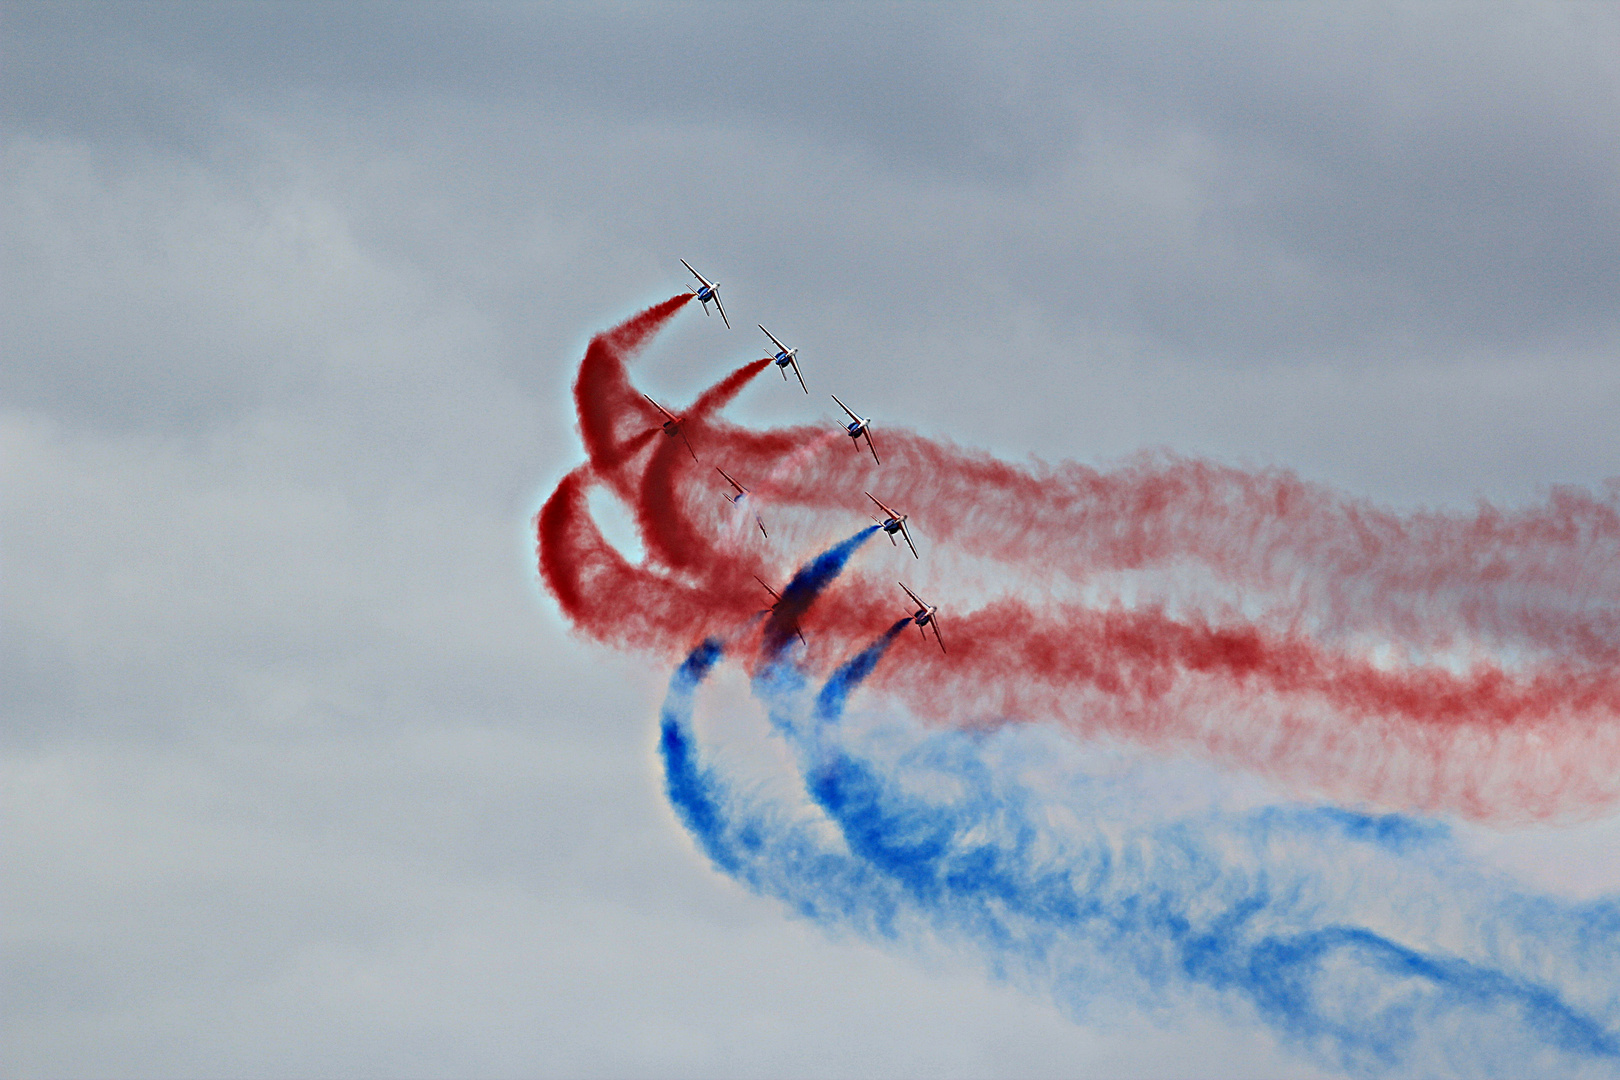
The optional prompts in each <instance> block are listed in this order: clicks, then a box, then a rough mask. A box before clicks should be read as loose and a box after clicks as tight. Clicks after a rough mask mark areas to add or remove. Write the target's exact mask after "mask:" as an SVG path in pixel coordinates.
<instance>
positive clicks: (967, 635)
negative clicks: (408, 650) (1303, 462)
mask: <svg viewBox="0 0 1620 1080" xmlns="http://www.w3.org/2000/svg"><path fill="white" fill-rule="evenodd" d="M687 299H688V296H687V295H682V296H677V297H674V298H672V299H671V300H669V301H666V302H665V303H663V304H660V305H658V306H656V307H653V308H649V309H648V310H647V311H645V312H642V313H641V314H639V315H637V316H636V317H634V318H632V319H631V320H629V321H627V322H626V323H625V324H624V325H622V326H620V327H617V328H615V329H614V330H612V331H609V332H607V333H604V334H602V335H599V336H598V337H597V338H595V339H594V340H593V341H592V342H591V343H590V346H589V348H588V349H587V352H586V355H585V358H584V361H583V362H582V363H581V366H580V372H579V378H578V381H577V383H576V386H575V399H576V404H577V406H578V410H579V420H580V433H581V436H582V438H583V440H584V444H585V447H586V450H587V453H588V455H589V458H590V461H589V463H588V464H587V465H584V466H582V467H580V468H579V469H577V470H575V472H573V473H571V474H570V475H569V476H568V477H566V478H565V479H564V480H563V481H562V482H561V483H560V484H559V485H558V487H557V490H556V491H555V492H554V493H553V495H552V497H551V498H550V499H549V500H548V501H547V502H546V504H545V506H544V507H543V509H542V510H541V512H540V514H539V515H538V518H537V527H538V537H539V556H540V566H541V572H542V577H543V579H544V581H545V583H546V585H547V586H548V588H549V589H550V590H551V592H552V593H553V595H555V596H556V597H557V599H558V601H559V602H560V603H561V605H562V607H563V610H564V612H565V614H566V615H567V616H568V617H569V618H570V619H571V620H572V621H573V622H574V624H575V625H576V626H577V627H578V628H580V629H581V630H582V631H584V632H585V633H587V634H589V635H591V636H593V637H595V638H596V639H598V640H600V641H603V642H606V643H610V644H613V645H617V646H620V647H627V648H635V649H643V650H647V651H651V652H656V653H660V654H665V655H670V654H673V653H675V652H678V651H680V650H681V649H682V648H684V646H685V645H686V644H687V643H690V642H691V641H694V640H697V639H699V638H701V637H703V636H704V635H706V634H708V633H711V632H715V631H717V630H721V631H723V630H724V629H725V628H727V627H734V626H736V625H739V624H741V623H743V622H745V621H746V620H747V619H748V618H749V617H750V616H751V615H753V614H754V613H755V612H757V610H758V608H759V606H760V601H761V594H760V590H759V587H758V584H757V582H756V581H755V578H756V577H758V578H761V579H764V580H767V581H768V580H771V579H773V578H778V579H779V576H780V572H781V571H780V566H779V561H780V556H775V555H773V554H772V552H773V550H774V548H773V545H770V544H764V543H758V544H755V545H753V546H745V545H739V544H737V543H734V542H726V541H725V539H724V538H725V536H726V529H725V521H724V518H723V516H722V514H723V512H722V510H721V509H720V507H722V506H724V504H722V503H720V501H719V500H718V498H717V497H716V494H717V492H716V488H715V485H716V483H717V481H716V479H715V474H714V471H713V464H716V463H718V464H723V465H724V467H725V468H726V469H727V471H728V472H731V473H732V474H733V475H736V476H739V477H740V478H742V479H743V482H744V483H748V482H749V480H750V478H756V477H757V478H768V480H769V483H768V488H769V492H768V495H769V499H770V503H769V505H770V507H771V513H772V514H773V516H777V515H780V516H782V518H783V522H786V523H787V524H789V525H791V522H790V521H787V518H789V517H791V515H793V514H795V513H797V514H799V515H800V516H801V518H805V519H808V520H812V521H814V520H825V519H828V518H834V519H836V517H837V516H839V515H850V516H856V515H859V514H862V513H864V509H863V508H862V506H861V504H863V503H864V502H865V499H864V496H863V494H862V492H864V491H866V490H872V489H877V490H880V491H881V492H882V493H883V495H884V498H885V499H886V501H889V502H890V503H891V505H896V506H898V507H900V508H902V509H904V510H906V511H907V512H909V513H910V514H911V515H912V524H913V526H914V527H916V528H917V529H918V530H919V531H920V533H921V535H922V536H923V537H924V538H925V544H926V545H927V549H928V553H929V558H928V563H930V564H933V566H934V567H935V568H936V572H938V569H939V568H941V567H944V568H955V570H954V571H953V574H955V576H953V577H951V578H949V579H945V580H942V581H939V582H938V585H939V587H938V588H936V589H934V590H933V592H934V593H935V594H937V596H938V598H940V599H946V600H947V607H946V611H947V613H948V615H947V617H948V619H949V621H950V622H951V628H952V638H953V642H952V645H953V647H952V652H951V654H950V655H949V656H943V655H938V654H937V653H925V654H923V655H918V656H914V657H910V658H908V662H907V663H906V664H905V665H903V666H901V665H896V666H894V667H891V668H888V669H887V670H886V671H885V672H883V673H882V674H881V675H880V676H879V678H878V681H877V683H876V687H877V688H878V689H880V690H882V691H883V692H885V693H887V694H889V695H891V696H894V697H897V698H899V699H900V700H902V701H904V702H905V704H906V705H907V706H908V707H909V708H910V709H911V710H912V711H913V712H915V713H916V714H918V715H920V716H923V717H925V718H930V719H933V720H936V721H942V722H947V723H951V724H954V725H956V726H983V725H986V724H999V723H1003V722H1008V721H1030V720H1049V721H1055V722H1058V723H1061V724H1063V725H1065V726H1067V727H1069V728H1071V729H1073V730H1075V731H1076V732H1079V733H1081V734H1111V735H1116V736H1123V737H1125V738H1128V739H1131V740H1134V741H1136V742H1137V743H1139V744H1142V745H1148V746H1163V747H1173V746H1188V747H1196V748H1199V749H1201V751H1202V752H1203V753H1204V754H1205V755H1207V756H1210V757H1212V758H1214V759H1216V760H1218V761H1222V762H1225V763H1227V764H1231V765H1237V766H1240V767H1242V768H1245V769H1248V770H1251V771H1255V772H1258V773H1261V774H1265V775H1268V776H1271V777H1273V778H1276V779H1279V780H1282V781H1284V782H1287V783H1291V784H1295V785H1301V784H1303V785H1306V786H1308V787H1310V788H1313V789H1315V790H1317V791H1319V792H1321V793H1323V794H1324V795H1327V796H1329V797H1333V798H1339V799H1348V800H1353V801H1357V802H1362V803H1372V804H1379V805H1382V806H1385V807H1388V808H1395V809H1421V810H1438V811H1448V812H1453V813H1457V814H1461V815H1463V816H1466V817H1470V818H1473V819H1477V820H1487V821H1490V820H1494V821H1514V820H1529V819H1539V818H1547V817H1552V816H1557V815H1565V816H1569V815H1577V816H1578V815H1582V814H1591V813H1595V812H1598V811H1600V810H1602V809H1604V808H1606V807H1609V806H1611V805H1613V804H1614V802H1615V801H1616V800H1617V799H1620V675H1617V672H1620V483H1612V484H1611V489H1610V490H1609V491H1607V493H1606V494H1603V495H1594V494H1590V493H1586V492H1580V491H1575V490H1571V489H1557V490H1555V491H1553V492H1552V493H1551V495H1550V496H1549V497H1548V498H1547V500H1546V501H1545V503H1543V504H1541V505H1537V506H1533V507H1528V508H1525V509H1520V510H1513V511H1509V510H1502V509H1498V508H1495V507H1491V506H1488V505H1481V506H1480V507H1479V508H1478V509H1476V510H1475V511H1472V512H1468V513H1461V514H1442V513H1418V514H1410V515H1404V516H1402V515H1398V514H1394V513H1392V512H1389V511H1386V510H1382V509H1380V508H1378V507H1376V506H1373V505H1371V504H1368V503H1366V502H1364V501H1361V500H1357V499H1353V498H1350V497H1347V496H1344V495H1341V494H1338V493H1335V492H1333V491H1331V490H1330V489H1328V488H1326V487H1323V486H1321V485H1316V484H1311V483H1307V482H1305V481H1303V480H1300V479H1299V478H1297V477H1295V476H1292V475H1291V474H1288V473H1286V472H1281V471H1276V470H1270V471H1261V472H1247V471H1243V470H1239V469H1234V468H1229V467H1225V466H1221V465H1217V464H1213V463H1211V462H1207V461H1200V460H1191V459H1185V458H1176V457H1171V456H1158V457H1149V458H1142V459H1138V460H1134V461H1131V462H1128V463H1126V464H1124V465H1122V466H1120V467H1118V468H1115V469H1113V470H1110V471H1098V470H1095V469H1090V468H1087V467H1084V466H1080V465H1064V466H1059V467H1045V466H1036V467H1020V466H1015V465H1010V464H1007V463H1004V462H1000V461H996V460H994V459H992V458H990V457H988V456H986V455H983V454H976V453H971V452H967V451H963V450H960V449H957V448H954V447H952V446H949V445H947V444H942V443H938V442H934V441H931V440H928V439H924V438H922V437H920V436H917V435H913V434H910V433H908V432H904V431H901V430H899V429H894V428H886V429H885V430H884V433H883V441H884V444H885V447H886V454H885V464H884V465H882V466H881V467H880V466H877V465H875V464H873V463H872V461H871V459H870V457H869V456H863V455H861V454H859V453H853V454H852V453H849V452H848V451H847V449H845V448H840V447H837V446H832V445H829V434H828V431H827V430H826V429H825V428H823V429H817V428H788V429H778V430H771V431H763V432H755V431H749V430H745V429H742V428H738V427H736V426H734V425H731V424H728V423H726V422H724V421H723V420H721V419H719V418H718V415H717V414H718V411H719V410H720V409H721V408H722V407H723V406H724V405H725V404H726V403H727V402H729V401H730V400H731V399H732V398H733V397H735V395H736V394H737V393H738V392H740V391H741V389H742V388H743V387H744V386H745V385H746V384H747V382H748V381H749V380H750V379H752V378H753V377H754V376H755V375H757V374H758V373H759V372H760V371H762V370H763V369H764V368H765V367H767V366H768V365H769V361H768V360H764V359H761V360H757V361H754V362H752V363H750V364H746V365H744V366H743V367H741V368H739V369H738V370H736V371H734V372H732V373H731V374H730V375H728V376H727V377H726V378H725V379H723V380H722V381H721V382H720V383H718V384H716V385H715V386H714V387H712V388H711V389H710V390H708V391H705V392H704V394H702V395H701V396H700V397H699V398H698V400H697V401H696V402H695V403H694V404H693V405H692V407H691V408H690V409H688V410H687V411H686V413H685V414H684V428H683V432H682V433H683V434H684V435H685V436H686V437H687V438H688V439H689V440H690V442H691V444H692V445H693V447H694V448H695V450H696V452H697V454H698V455H699V456H700V457H702V458H703V459H704V462H703V463H702V464H701V465H699V464H697V463H695V462H694V461H693V460H692V458H691V457H690V456H689V455H688V454H687V453H686V450H685V448H684V446H682V445H680V442H681V440H680V439H675V438H660V437H659V430H658V427H659V424H660V423H661V422H662V420H663V417H662V416H661V415H660V414H658V413H657V412H656V410H655V409H654V408H653V407H652V406H651V405H649V404H648V403H647V402H646V400H645V399H643V398H642V396H641V395H640V393H639V392H638V391H636V390H635V388H634V387H633V386H632V385H631V383H630V380H629V377H628V374H627V371H626V368H625V360H626V358H627V357H628V356H629V355H630V354H631V353H633V352H634V351H635V350H636V349H637V348H640V347H641V346H643V345H644V344H645V343H646V342H647V341H648V340H650V338H651V336H652V335H653V334H654V333H655V332H656V331H657V329H658V328H659V327H661V326H662V325H663V324H664V323H665V322H666V321H667V320H668V319H669V318H670V317H671V316H673V314H674V313H675V312H676V311H677V310H679V308H680V307H681V306H682V305H683V304H684V303H685V302H686V300H687ZM816 450H820V451H821V452H814V453H812V452H811V451H816ZM790 462H791V463H792V464H793V465H794V468H792V469H791V470H784V468H783V466H784V464H785V463H790ZM598 484H601V485H606V486H608V487H609V488H610V489H611V490H613V491H614V492H615V493H616V494H617V495H618V496H619V497H620V498H621V499H623V500H624V501H625V502H626V503H627V504H629V505H630V506H631V507H632V508H633V510H634V512H635V515H636V522H637V526H638V528H639V530H640V534H641V539H642V541H643V543H644V545H645V547H646V552H647V554H646V559H645V560H644V562H643V563H641V564H640V565H631V564H629V563H628V562H627V561H626V560H624V559H623V558H622V557H621V556H619V555H618V553H617V552H616V551H615V550H614V549H613V548H612V546H611V545H609V544H608V543H607V542H606V540H605V539H604V538H603V537H602V535H601V533H600V531H599V530H598V529H597V528H596V525H595V523H594V522H593V521H592V519H591V517H590V513H589V509H588V505H587V494H588V491H589V489H590V488H591V487H592V486H594V485H598ZM750 509H758V507H751V508H750ZM858 519H859V518H858V517H857V520H858ZM783 522H776V523H775V524H782V523H783ZM780 531H781V535H782V536H783V537H784V538H785V539H784V541H783V543H784V544H785V543H786V542H787V541H789V540H792V539H793V538H795V537H799V538H801V539H802V538H803V537H804V536H805V535H806V531H805V530H804V529H800V530H799V531H798V532H797V533H796V532H795V531H794V530H793V529H792V528H783V529H781V530H780ZM810 535H813V533H811V534H810ZM781 546H782V545H775V547H776V548H779V547H781ZM975 568H976V569H975ZM957 571H959V572H960V573H956V572H957ZM923 572H924V573H927V572H928V569H927V567H924V568H923ZM894 576H895V575H894V574H892V573H886V574H883V575H881V576H880V575H877V574H870V575H868V574H865V573H857V574H856V575H854V580H853V581H852V582H851V586H850V587H848V588H846V589H844V590H843V595H841V597H840V600H839V603H838V604H836V605H828V606H826V607H824V608H822V609H821V610H820V611H819V612H818V613H817V614H816V615H815V616H814V617H813V618H812V619H811V620H810V622H808V623H807V624H806V626H805V627H804V629H805V630H807V631H809V632H810V633H809V634H808V640H809V641H810V643H811V644H810V651H811V656H812V658H814V659H820V660H823V661H825V660H827V659H828V658H830V657H831V656H833V655H835V654H836V653H837V652H839V651H840V650H847V649H848V648H850V647H852V646H853V644H854V643H855V642H857V641H859V640H861V639H862V638H863V637H864V636H865V635H868V634H870V633H871V632H872V629H873V628H874V627H877V626H882V625H885V624H886V623H887V622H888V620H889V619H891V618H893V617H894V612H895V609H894V606H893V602H892V600H891V599H890V598H891V597H893V596H895V590H894V586H893V578H894ZM976 582H977V583H980V584H975V583H976ZM986 582H987V583H988V584H987V585H986V584H983V583H986ZM1004 582H1006V583H1010V584H1003V583H1004ZM953 588H954V589H955V591H956V592H958V593H960V594H961V595H960V597H958V603H957V605H956V606H954V607H953V606H950V604H949V599H950V598H949V597H947V596H946V595H945V593H946V592H947V591H950V590H952V589H953ZM969 601H973V604H972V606H971V607H970V608H969V609H967V610H964V607H965V606H966V605H967V604H968V602H969ZM773 625H774V624H773Z"/></svg>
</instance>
